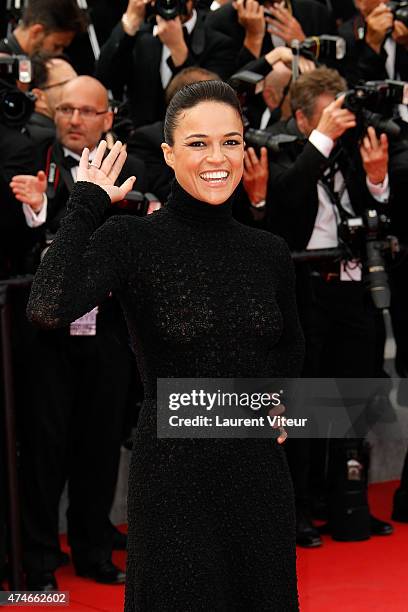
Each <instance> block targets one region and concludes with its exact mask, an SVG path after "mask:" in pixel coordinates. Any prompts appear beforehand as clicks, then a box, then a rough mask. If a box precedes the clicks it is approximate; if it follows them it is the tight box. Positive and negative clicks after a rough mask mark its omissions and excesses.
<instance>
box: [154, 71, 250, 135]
mask: <svg viewBox="0 0 408 612" xmlns="http://www.w3.org/2000/svg"><path fill="white" fill-rule="evenodd" d="M200 102H219V103H220V104H226V105H227V106H230V107H231V108H233V109H234V110H235V111H236V112H237V113H238V115H239V117H240V119H241V121H242V122H243V117H242V109H241V105H240V103H239V100H238V96H237V94H236V93H235V91H234V90H233V89H232V87H231V86H230V85H228V84H227V83H224V81H199V82H198V83H192V84H190V85H185V86H184V87H183V88H182V89H180V91H178V92H177V93H176V94H175V95H174V96H173V98H172V99H171V101H170V103H169V105H168V107H167V112H166V118H165V120H164V140H165V141H166V142H167V144H169V145H170V146H173V144H174V139H173V135H174V130H175V129H176V127H177V119H178V117H179V115H180V113H181V112H182V111H184V110H187V109H190V108H194V107H195V106H197V104H200Z"/></svg>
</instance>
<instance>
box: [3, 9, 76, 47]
mask: <svg viewBox="0 0 408 612" xmlns="http://www.w3.org/2000/svg"><path fill="white" fill-rule="evenodd" d="M84 29H85V22H84V17H83V13H82V11H81V10H80V9H79V7H78V3H77V2H76V0H58V2H55V0H30V1H29V3H28V5H27V7H26V8H25V9H24V11H23V16H22V19H21V23H19V24H18V26H17V27H16V29H15V30H14V32H13V33H12V34H11V35H10V36H9V37H8V38H4V39H3V40H2V41H0V51H2V52H3V53H9V54H10V55H11V54H13V53H15V54H17V55H21V54H25V55H33V54H34V53H38V52H39V51H44V52H48V53H53V54H57V53H62V51H63V50H64V49H65V47H68V45H69V44H70V43H71V42H72V40H73V38H74V36H75V35H76V34H78V33H80V32H82V31H83V30H84Z"/></svg>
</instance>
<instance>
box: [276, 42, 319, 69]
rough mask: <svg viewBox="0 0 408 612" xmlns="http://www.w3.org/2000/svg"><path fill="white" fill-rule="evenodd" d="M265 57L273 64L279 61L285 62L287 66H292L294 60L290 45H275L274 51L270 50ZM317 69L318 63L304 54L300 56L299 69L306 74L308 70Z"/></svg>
mask: <svg viewBox="0 0 408 612" xmlns="http://www.w3.org/2000/svg"><path fill="white" fill-rule="evenodd" d="M265 59H266V61H267V62H268V64H270V65H271V66H273V65H274V64H276V63H277V62H283V64H285V66H286V67H287V68H290V69H291V68H292V61H293V53H292V49H289V47H275V48H274V49H272V51H269V53H267V54H266V55H265ZM315 69H316V64H315V63H314V62H313V61H312V60H309V59H307V58H306V57H303V56H302V55H301V56H300V57H299V71H300V72H301V73H302V74H304V73H306V72H312V70H315Z"/></svg>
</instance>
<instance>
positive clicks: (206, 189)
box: [196, 180, 234, 204]
mask: <svg viewBox="0 0 408 612" xmlns="http://www.w3.org/2000/svg"><path fill="white" fill-rule="evenodd" d="M233 191H234V190H233V189H232V185H231V181H230V180H228V181H227V182H226V183H225V184H224V185H211V184H205V183H204V184H203V185H200V186H199V187H198V188H197V196H196V197H197V199H199V200H202V201H203V202H208V204H222V203H223V202H225V201H226V200H228V198H229V197H230V196H231V194H232V192H233Z"/></svg>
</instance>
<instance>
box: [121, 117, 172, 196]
mask: <svg viewBox="0 0 408 612" xmlns="http://www.w3.org/2000/svg"><path fill="white" fill-rule="evenodd" d="M163 127H164V123H163V121H156V122H155V123H151V124H149V125H144V126H142V127H139V128H137V129H136V130H134V131H133V132H132V135H131V136H130V138H129V141H128V143H127V150H128V152H129V153H130V154H132V155H135V156H136V157H138V158H139V159H143V161H144V162H145V164H146V171H147V179H148V183H149V191H151V192H153V193H154V194H155V195H156V196H157V197H158V198H159V200H160V202H162V203H164V202H165V201H166V200H167V196H168V195H169V193H170V187H171V181H172V179H173V178H174V172H173V170H172V169H171V168H170V167H169V166H168V165H167V164H166V162H165V161H164V157H163V151H162V150H161V144H162V142H164V133H163Z"/></svg>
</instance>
